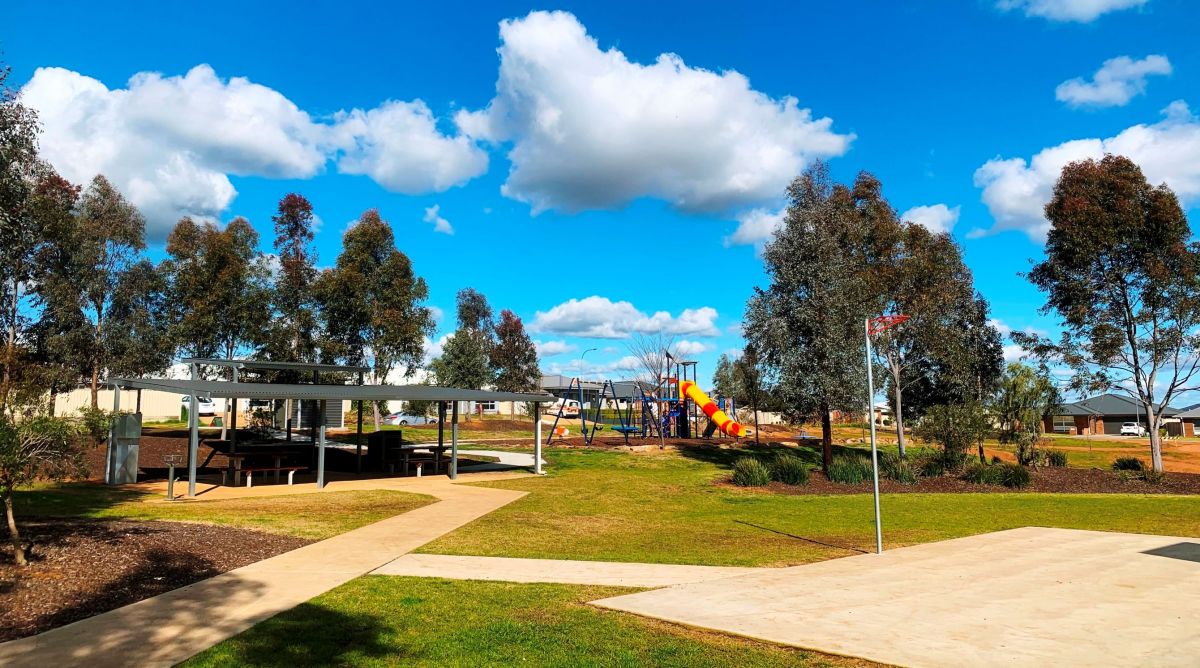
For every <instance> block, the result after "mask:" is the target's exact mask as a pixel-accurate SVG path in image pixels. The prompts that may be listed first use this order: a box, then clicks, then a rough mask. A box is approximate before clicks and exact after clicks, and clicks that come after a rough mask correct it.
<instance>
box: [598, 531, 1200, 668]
mask: <svg viewBox="0 0 1200 668" xmlns="http://www.w3.org/2000/svg"><path fill="white" fill-rule="evenodd" d="M594 604H595V605H598V606H601V607H605V608H611V609H614V610H623V611H626V612H632V613H636V614H639V615H645V616H648V617H656V618H659V619H665V620H669V621H672V622H678V623H682V624H687V625H690V626H696V627H701V628H707V629H713V630H718V631H723V632H727V633H733V634H737V635H742V636H749V637H753V638H759V639H762V640H767V641H771V642H777V643H782V644H787V645H794V646H798V647H804V648H809V649H814V650H819V651H823V652H828V653H832V654H842V655H848V656H856V657H861V658H866V659H871V660H874V661H879V662H883V663H891V664H898V665H904V666H1047V665H1071V666H1196V665H1197V662H1198V661H1200V658H1198V657H1200V625H1198V622H1200V540H1197V539H1195V538H1173V537H1169V536H1148V535H1136V534H1122V533H1105V532H1095V531H1073V530H1066V529H1044V528H1033V527H1030V528H1024V529H1013V530H1010V531H1001V532H997V533H991V534H985V535H981V536H973V537H970V538H961V539H957V540H949V541H943V542H939V543H929V544H925V545H918V546H914V547H906V548H901V549H896V550H891V551H888V552H885V553H884V554H882V555H874V554H871V555H860V556H854V557H846V558H843V559H836V560H832V561H826V562H820V563H815V564H808V565H805V566H796V567H792V568H782V569H772V570H763V571H758V572H755V573H751V574H748V575H742V576H738V577H734V578H728V579H724V580H712V581H708V582H701V583H695V584H685V585H679V586H675V587H671V588H668V589H659V590H655V591H649V592H641V593H637V594H631V595H628V596H620V597H615V598H609V599H605V600H601V601H596V602H594Z"/></svg>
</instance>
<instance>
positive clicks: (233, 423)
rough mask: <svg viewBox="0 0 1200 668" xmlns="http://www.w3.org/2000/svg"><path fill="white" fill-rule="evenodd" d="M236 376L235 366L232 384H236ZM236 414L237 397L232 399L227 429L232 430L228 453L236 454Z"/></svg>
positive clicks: (236, 369)
mask: <svg viewBox="0 0 1200 668" xmlns="http://www.w3.org/2000/svg"><path fill="white" fill-rule="evenodd" d="M238 376H239V374H238V368H237V367H236V366H235V367H233V382H234V383H237V382H238ZM237 413H238V400H237V397H234V398H233V410H231V411H230V412H229V428H230V429H231V430H232V431H230V432H229V451H230V452H237Z"/></svg>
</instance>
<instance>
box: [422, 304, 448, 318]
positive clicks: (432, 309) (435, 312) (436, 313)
mask: <svg viewBox="0 0 1200 668" xmlns="http://www.w3.org/2000/svg"><path fill="white" fill-rule="evenodd" d="M426 308H428V309H429V314H430V315H431V316H433V321H434V322H441V321H442V318H444V317H445V316H446V312H445V311H443V310H442V309H440V308H438V307H437V306H428V307H426Z"/></svg>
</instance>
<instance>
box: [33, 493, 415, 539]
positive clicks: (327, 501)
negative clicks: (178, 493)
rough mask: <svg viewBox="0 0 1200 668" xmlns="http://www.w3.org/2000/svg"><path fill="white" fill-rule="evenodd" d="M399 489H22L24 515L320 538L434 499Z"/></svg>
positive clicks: (401, 511)
mask: <svg viewBox="0 0 1200 668" xmlns="http://www.w3.org/2000/svg"><path fill="white" fill-rule="evenodd" d="M433 501H434V499H433V498H432V497H429V496H425V495H423V494H411V493H408V492H396V491H353V492H328V493H323V494H287V495H282V496H265V497H256V498H255V497H251V498H244V499H224V500H220V501H202V500H201V501H186V502H185V501H179V502H175V503H169V502H167V501H165V500H162V497H160V496H159V495H157V494H144V493H140V492H131V491H128V490H123V489H120V488H114V487H107V486H104V485H99V484H94V483H66V484H61V485H39V486H37V487H35V488H34V489H32V490H23V491H19V492H17V496H16V511H17V521H18V522H20V521H21V518H22V517H30V516H34V515H37V516H42V517H92V518H110V519H112V518H121V519H132V520H174V521H181V522H206V523H210V524H222V525H226V526H235V527H243V528H247V529H258V530H260V531H270V532H274V533H281V534H287V535H290V536H299V537H301V538H311V539H314V540H320V539H323V538H329V537H330V536H336V535H337V534H340V533H344V532H346V531H349V530H351V529H356V528H358V527H360V526H365V525H367V524H371V523H373V522H378V521H379V520H382V519H386V518H388V517H392V516H393V515H399V514H401V513H406V512H408V511H410V510H412V509H414V508H419V507H421V506H424V505H426V504H429V503H432V502H433Z"/></svg>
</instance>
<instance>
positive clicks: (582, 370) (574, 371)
mask: <svg viewBox="0 0 1200 668" xmlns="http://www.w3.org/2000/svg"><path fill="white" fill-rule="evenodd" d="M641 370H642V362H641V360H639V359H638V358H636V357H634V356H633V355H626V356H624V357H621V358H619V359H615V360H609V361H607V362H603V361H596V362H593V361H591V360H586V359H585V360H579V359H573V360H570V361H567V362H552V363H550V364H548V365H546V367H545V368H544V369H543V371H544V372H545V373H548V374H562V375H567V376H577V377H579V378H597V379H599V378H604V377H607V376H609V375H611V374H616V375H619V376H621V375H623V376H628V375H630V374H631V373H637V372H640V371H641Z"/></svg>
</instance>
